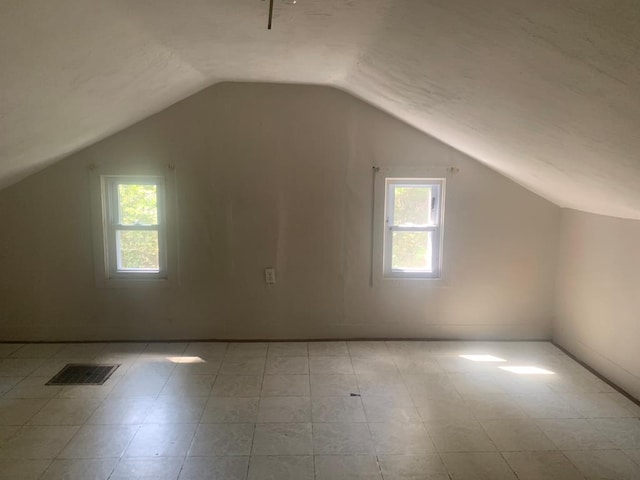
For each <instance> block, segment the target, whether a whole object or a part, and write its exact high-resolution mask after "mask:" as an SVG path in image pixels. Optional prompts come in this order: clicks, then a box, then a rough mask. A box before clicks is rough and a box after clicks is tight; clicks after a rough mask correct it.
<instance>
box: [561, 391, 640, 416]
mask: <svg viewBox="0 0 640 480" xmlns="http://www.w3.org/2000/svg"><path fill="white" fill-rule="evenodd" d="M562 398H563V399H564V400H565V402H567V403H568V404H569V405H571V406H572V407H573V408H574V409H576V410H577V411H578V412H579V413H580V414H581V415H582V416H584V417H587V418H620V417H622V418H624V417H633V416H635V415H636V414H635V412H632V411H631V410H630V409H628V408H625V406H624V405H623V404H622V398H623V397H622V395H621V394H619V393H617V392H615V393H566V394H563V395H562Z"/></svg>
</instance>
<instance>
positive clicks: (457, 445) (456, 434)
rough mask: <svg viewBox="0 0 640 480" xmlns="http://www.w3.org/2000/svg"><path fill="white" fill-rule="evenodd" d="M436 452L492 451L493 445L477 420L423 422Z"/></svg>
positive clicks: (494, 448)
mask: <svg viewBox="0 0 640 480" xmlns="http://www.w3.org/2000/svg"><path fill="white" fill-rule="evenodd" d="M424 425H425V427H426V429H427V433H428V434H429V436H430V437H431V439H432V440H433V443H434V444H435V446H436V448H437V449H438V452H440V453H443V452H493V451H495V450H496V447H495V445H494V444H493V442H492V441H491V439H490V438H489V437H488V436H487V434H486V433H485V431H484V430H483V429H482V427H481V426H480V424H479V423H478V422H477V421H475V420H474V421H472V420H469V421H457V422H456V421H429V422H425V423H424Z"/></svg>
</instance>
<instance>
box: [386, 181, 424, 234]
mask: <svg viewBox="0 0 640 480" xmlns="http://www.w3.org/2000/svg"><path fill="white" fill-rule="evenodd" d="M393 190H394V205H393V207H394V209H393V223H394V225H431V187H427V186H424V187H422V186H416V187H414V186H403V187H399V186H398V187H394V189H393Z"/></svg>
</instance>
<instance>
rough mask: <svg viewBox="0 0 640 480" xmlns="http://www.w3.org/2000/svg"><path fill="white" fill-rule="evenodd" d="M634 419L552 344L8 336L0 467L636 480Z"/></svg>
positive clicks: (227, 478) (113, 474)
mask: <svg viewBox="0 0 640 480" xmlns="http://www.w3.org/2000/svg"><path fill="white" fill-rule="evenodd" d="M464 355H466V356H467V357H464ZM85 361H86V362H94V361H95V362H105V363H109V362H115V363H120V364H122V366H121V367H120V368H119V369H118V370H117V371H116V373H115V374H114V376H113V377H111V379H109V381H108V382H107V383H106V384H105V385H104V386H70V387H56V386H44V383H45V382H46V381H48V380H49V378H50V377H52V376H53V375H54V374H55V373H57V372H58V370H60V369H61V368H62V367H63V366H64V365H65V364H66V363H78V362H85ZM501 367H536V368H538V369H542V370H543V371H536V370H533V371H532V370H531V368H527V369H525V370H524V372H525V373H522V369H516V372H513V371H508V370H504V369H503V368H501ZM545 371H546V372H547V373H545ZM517 372H521V373H517ZM551 372H552V373H551ZM538 373H540V374H538ZM639 416H640V408H639V407H638V406H636V405H635V404H634V403H632V402H630V401H629V400H627V399H626V398H625V397H624V396H622V395H620V394H619V393H617V392H615V391H614V390H613V389H612V388H610V387H609V386H608V385H606V384H605V383H603V382H602V381H600V380H599V379H597V378H596V377H594V376H593V375H591V374H590V373H589V372H587V371H586V370H585V369H583V368H582V367H580V366H579V365H578V364H576V363H575V362H574V361H573V360H571V359H570V358H568V357H567V356H566V355H564V354H563V353H562V352H561V351H559V350H558V349H556V348H555V347H554V346H553V345H551V344H549V343H544V342H493V343H487V342H400V341H391V342H309V343H189V344H187V343H149V344H144V343H104V344H27V345H16V344H0V478H11V479H36V478H41V479H47V480H52V479H63V478H64V479H81V480H85V479H86V480H102V479H112V480H115V479H143V478H144V479H155V480H165V479H166V480H177V479H179V480H196V479H224V480H247V479H249V480H259V479H265V480H266V479H277V480H287V479H294V480H307V479H309V480H310V479H317V480H325V479H326V480H340V479H367V480H369V479H372V480H373V479H377V480H381V479H384V480H401V479H404V480H408V479H412V480H418V479H424V480H444V479H455V480H503V479H505V480H506V479H516V478H517V479H520V480H552V479H559V480H573V479H615V480H624V479H639V478H640V420H639V418H638V417H639Z"/></svg>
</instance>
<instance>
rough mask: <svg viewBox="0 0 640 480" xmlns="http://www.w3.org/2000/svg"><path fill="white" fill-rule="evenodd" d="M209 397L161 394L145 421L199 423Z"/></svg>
mask: <svg viewBox="0 0 640 480" xmlns="http://www.w3.org/2000/svg"><path fill="white" fill-rule="evenodd" d="M206 403H207V397H166V396H160V397H158V398H157V399H156V401H155V402H154V403H153V405H152V406H151V409H150V410H149V414H148V415H147V417H146V418H145V420H144V423H198V422H199V421H200V418H201V417H202V412H203V411H204V406H205V405H206Z"/></svg>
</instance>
